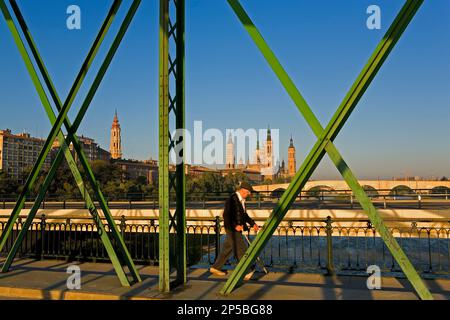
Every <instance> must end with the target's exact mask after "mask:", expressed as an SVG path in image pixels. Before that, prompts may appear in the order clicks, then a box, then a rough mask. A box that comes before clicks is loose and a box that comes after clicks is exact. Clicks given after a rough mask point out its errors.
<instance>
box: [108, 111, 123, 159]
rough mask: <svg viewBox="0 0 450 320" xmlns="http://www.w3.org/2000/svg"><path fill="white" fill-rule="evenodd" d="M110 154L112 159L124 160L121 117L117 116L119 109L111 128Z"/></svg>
mask: <svg viewBox="0 0 450 320" xmlns="http://www.w3.org/2000/svg"><path fill="white" fill-rule="evenodd" d="M109 152H110V153H111V158H112V159H120V158H122V138H121V129H120V123H119V117H118V116H117V109H116V111H115V113H114V120H113V123H112V126H111V140H110V145H109Z"/></svg>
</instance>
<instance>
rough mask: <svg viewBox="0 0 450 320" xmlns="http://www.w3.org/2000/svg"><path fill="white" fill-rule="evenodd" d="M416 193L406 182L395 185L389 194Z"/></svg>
mask: <svg viewBox="0 0 450 320" xmlns="http://www.w3.org/2000/svg"><path fill="white" fill-rule="evenodd" d="M412 194H416V193H415V192H414V190H413V189H411V188H410V187H408V186H405V185H404V184H402V185H398V186H395V187H394V188H392V189H391V192H390V193H389V195H391V196H404V195H412Z"/></svg>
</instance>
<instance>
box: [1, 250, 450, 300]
mask: <svg viewBox="0 0 450 320" xmlns="http://www.w3.org/2000/svg"><path fill="white" fill-rule="evenodd" d="M0 263H2V260H1V259H0ZM73 264H76V265H79V266H80V268H81V275H82V277H81V289H80V290H68V289H67V287H66V281H67V278H68V276H69V274H67V273H66V270H67V267H68V266H69V265H72V263H66V262H63V261H56V260H46V261H34V260H16V261H15V263H14V265H13V267H12V269H11V271H10V272H8V273H4V274H0V299H1V297H16V298H22V299H77V300H79V299H108V300H110V299H111V300H118V299H177V300H183V299H188V300H201V299H208V300H216V299H236V300H241V299H242V300H252V299H261V300H280V299H282V300H303V299H310V300H328V299H331V300H336V299H337V300H342V299H344V300H347V299H349V300H359V299H364V300H372V299H381V300H387V299H402V300H405V299H417V296H416V294H415V293H414V292H413V289H412V287H411V286H410V285H409V283H408V281H407V280H406V279H396V278H383V280H382V290H375V291H372V290H368V289H367V287H366V280H367V278H365V277H357V276H336V277H326V276H323V275H319V274H300V273H297V274H287V273H274V272H272V273H269V274H268V275H265V274H255V276H254V279H253V280H251V281H248V282H245V283H244V284H243V285H242V286H241V287H239V288H237V289H236V290H235V291H234V292H233V293H232V294H231V295H229V296H227V297H223V296H221V295H220V294H219V291H220V289H221V288H222V286H223V285H224V283H225V280H226V277H217V276H213V275H211V274H210V273H209V272H208V270H206V269H190V270H189V271H188V280H189V282H188V284H187V285H186V286H185V287H182V288H178V289H176V290H175V291H174V292H173V293H171V294H169V295H162V294H160V293H159V291H158V268H157V267H151V266H139V267H138V269H139V272H140V274H141V276H142V280H143V281H142V282H141V283H139V284H135V285H134V286H132V287H128V288H127V287H121V286H120V283H119V280H118V279H117V277H116V276H115V273H114V270H113V268H112V265H111V264H105V263H73ZM426 283H427V285H428V287H429V288H430V290H431V292H432V293H433V296H434V297H435V299H445V300H449V299H450V280H442V279H440V280H426Z"/></svg>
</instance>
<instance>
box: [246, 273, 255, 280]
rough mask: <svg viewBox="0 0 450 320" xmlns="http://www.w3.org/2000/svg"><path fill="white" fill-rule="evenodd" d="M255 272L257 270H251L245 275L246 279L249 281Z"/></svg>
mask: <svg viewBox="0 0 450 320" xmlns="http://www.w3.org/2000/svg"><path fill="white" fill-rule="evenodd" d="M254 273H255V271H252V272H249V273H247V274H246V275H245V277H244V280H245V281H248V280H250V279H251V278H252V276H253V274H254Z"/></svg>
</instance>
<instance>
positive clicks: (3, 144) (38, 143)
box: [0, 129, 51, 182]
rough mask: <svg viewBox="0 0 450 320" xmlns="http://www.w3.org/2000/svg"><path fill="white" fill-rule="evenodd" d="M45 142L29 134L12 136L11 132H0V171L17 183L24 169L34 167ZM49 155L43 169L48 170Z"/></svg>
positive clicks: (49, 163) (21, 178) (20, 179)
mask: <svg viewBox="0 0 450 320" xmlns="http://www.w3.org/2000/svg"><path fill="white" fill-rule="evenodd" d="M44 144H45V140H43V139H38V138H34V137H31V136H30V134H29V133H21V134H18V135H15V134H12V133H11V130H9V129H7V130H0V170H1V171H3V172H5V173H6V174H7V175H8V176H9V177H10V178H12V179H14V180H17V181H19V182H24V181H22V180H24V179H23V177H22V175H23V172H24V171H25V169H26V168H29V167H32V166H34V164H35V163H36V161H37V159H38V156H39V153H40V152H41V150H42V148H43V147H44ZM50 165H51V157H50V154H49V155H48V156H47V157H46V159H45V161H44V166H43V168H44V169H48V168H50Z"/></svg>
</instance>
